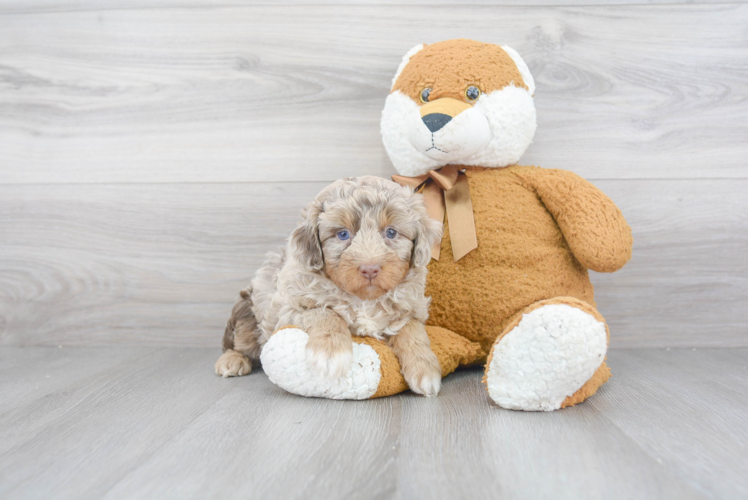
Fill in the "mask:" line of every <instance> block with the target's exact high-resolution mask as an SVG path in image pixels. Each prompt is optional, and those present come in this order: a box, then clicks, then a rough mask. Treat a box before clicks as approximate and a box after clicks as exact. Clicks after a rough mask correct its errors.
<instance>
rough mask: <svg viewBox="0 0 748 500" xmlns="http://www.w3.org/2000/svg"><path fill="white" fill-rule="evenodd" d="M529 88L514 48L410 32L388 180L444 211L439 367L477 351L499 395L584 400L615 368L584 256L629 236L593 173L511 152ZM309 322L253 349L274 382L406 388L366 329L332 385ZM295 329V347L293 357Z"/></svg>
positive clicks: (475, 357)
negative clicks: (314, 350) (320, 369)
mask: <svg viewBox="0 0 748 500" xmlns="http://www.w3.org/2000/svg"><path fill="white" fill-rule="evenodd" d="M534 93H535V82H534V80H533V77H532V75H531V73H530V71H529V69H528V67H527V65H526V64H525V62H524V61H523V60H522V58H521V57H520V55H519V54H518V53H517V52H516V51H515V50H513V49H512V48H510V47H508V46H499V45H495V44H489V43H481V42H477V41H473V40H465V39H457V40H448V41H443V42H438V43H434V44H432V45H418V46H416V47H414V48H413V49H411V50H410V51H408V52H407V53H406V54H405V56H404V57H403V59H402V61H401V63H400V65H399V67H398V69H397V72H396V74H395V77H394V78H393V80H392V88H391V92H390V94H389V95H388V97H387V99H386V102H385V107H384V110H383V112H382V120H381V132H382V139H383V142H384V147H385V150H386V151H387V154H388V156H389V158H390V160H391V161H392V164H393V165H394V167H395V169H396V170H397V172H398V173H399V174H400V175H397V176H393V180H395V181H396V182H399V183H400V184H403V185H408V186H411V187H412V188H413V189H416V190H419V191H421V192H422V193H423V195H424V197H425V201H426V205H427V209H428V211H429V215H430V216H431V217H433V218H435V219H437V220H440V221H443V222H444V236H443V238H442V241H441V242H440V243H437V244H436V245H434V247H433V248H432V252H431V253H432V260H431V262H430V264H429V266H428V268H429V274H428V281H427V295H430V296H431V298H432V303H431V309H430V315H429V319H428V322H427V324H428V325H430V326H429V327H428V331H429V337H430V338H431V343H432V350H434V352H435V353H437V356H438V357H439V360H440V364H442V375H443V376H446V375H447V374H448V373H450V372H451V371H453V370H454V369H455V368H456V367H457V366H461V365H474V364H484V376H483V382H484V383H485V386H486V389H487V391H488V395H489V397H490V399H491V400H493V401H494V402H495V403H496V404H497V405H498V406H500V407H503V408H507V409H513V410H525V411H552V410H557V409H560V408H564V407H568V406H571V405H574V404H577V403H580V402H582V401H584V400H585V399H587V398H588V397H590V396H591V395H593V394H594V393H595V392H596V391H597V390H598V388H599V387H600V386H602V384H604V383H605V382H606V381H607V380H608V379H609V378H610V376H611V374H610V369H609V368H608V366H607V365H606V363H605V357H606V353H607V348H608V344H609V338H610V333H609V329H608V326H607V324H606V322H605V319H604V318H603V316H602V315H601V314H600V313H599V312H598V311H597V308H596V305H595V300H594V293H593V286H592V284H591V282H590V279H589V275H588V270H590V269H591V270H593V271H596V272H614V271H616V270H618V269H620V268H621V267H622V266H623V265H624V264H625V263H626V262H627V261H628V260H629V259H630V257H631V252H632V244H633V239H632V235H631V228H630V227H629V225H628V224H627V223H626V220H625V219H624V217H623V215H622V213H621V211H620V210H619V209H618V208H617V207H616V205H615V204H614V203H613V202H612V201H611V200H610V199H609V198H608V197H607V196H606V195H604V194H603V193H602V192H601V191H600V190H598V189H597V188H596V187H595V186H593V185H592V184H591V183H589V182H587V181H585V180H584V179H582V178H581V177H579V176H578V175H576V174H574V173H572V172H568V171H563V170H553V169H544V168H539V167H533V166H519V165H517V162H518V161H519V160H520V158H521V156H522V155H523V154H524V152H525V150H526V149H527V148H528V146H529V145H530V144H531V142H532V138H533V135H534V133H535V129H536V113H535V106H534V102H533V95H534ZM303 336H304V332H302V331H300V330H299V329H297V328H289V329H286V330H282V331H280V332H278V333H276V334H275V335H273V337H271V339H270V340H269V341H268V343H267V344H266V345H265V348H264V349H263V353H262V355H261V360H262V364H263V368H264V370H265V372H266V373H268V375H269V377H270V379H271V380H272V381H273V382H275V383H277V384H278V385H280V386H281V387H283V388H284V389H286V390H288V391H290V392H294V393H297V394H302V395H307V396H319V397H333V398H337V399H365V398H370V397H378V396H384V395H390V394H394V393H397V392H400V391H402V390H405V389H407V385H405V384H404V382H403V381H402V376H401V375H400V374H399V373H398V366H397V359H396V358H394V355H393V354H392V353H391V351H389V348H388V347H387V346H386V345H385V344H382V343H377V341H374V340H369V339H355V342H356V343H357V349H354V351H356V352H357V354H356V353H354V362H353V365H354V366H353V367H352V369H351V372H350V373H349V374H348V375H347V376H346V377H344V378H342V379H341V380H340V381H337V385H335V387H333V385H334V384H333V385H330V383H329V382H323V381H320V380H314V381H312V379H313V378H314V375H313V374H311V373H309V371H308V370H306V369H305V368H304V366H303V341H304V337H303ZM294 342H295V343H296V344H299V345H301V346H302V347H301V348H299V347H297V348H296V350H297V351H298V352H297V353H296V354H295V355H294V354H291V353H292V352H293V351H294V347H293V344H294ZM367 356H368V357H367ZM367 369H368V370H369V376H364V375H362V371H366V370H367ZM362 388H363V389H362Z"/></svg>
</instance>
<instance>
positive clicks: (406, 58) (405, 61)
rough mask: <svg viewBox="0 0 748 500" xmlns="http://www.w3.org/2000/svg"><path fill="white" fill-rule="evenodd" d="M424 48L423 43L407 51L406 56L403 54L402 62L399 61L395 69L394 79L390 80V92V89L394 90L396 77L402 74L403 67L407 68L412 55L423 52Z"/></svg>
mask: <svg viewBox="0 0 748 500" xmlns="http://www.w3.org/2000/svg"><path fill="white" fill-rule="evenodd" d="M425 46H426V44H425V43H422V44H419V45H416V46H415V47H413V48H412V49H410V50H409V51H408V52H407V53H406V54H405V55H404V56H403V60H402V61H400V66H398V67H397V73H395V77H394V78H393V79H392V87H390V90H392V89H394V88H395V83H396V82H397V78H398V77H399V76H400V73H402V72H403V70H404V69H405V66H407V65H408V63H409V62H410V58H411V57H413V56H414V55H415V54H416V53H418V52H419V51H421V50H423V48H424V47H425Z"/></svg>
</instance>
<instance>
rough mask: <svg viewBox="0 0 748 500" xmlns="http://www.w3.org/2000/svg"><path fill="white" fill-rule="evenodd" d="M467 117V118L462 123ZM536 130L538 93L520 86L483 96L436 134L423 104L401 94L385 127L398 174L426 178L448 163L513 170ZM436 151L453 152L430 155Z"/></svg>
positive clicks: (389, 103)
mask: <svg viewBox="0 0 748 500" xmlns="http://www.w3.org/2000/svg"><path fill="white" fill-rule="evenodd" d="M528 75H529V72H528ZM528 78H530V79H531V78H532V77H529V76H528ZM533 85H534V84H533ZM528 86H529V84H528ZM462 115H466V116H465V118H460V117H461V116H462ZM536 127H537V123H536V115H535V104H534V103H533V99H532V93H531V92H529V91H528V90H527V89H525V88H523V87H515V86H514V85H509V86H507V87H504V88H503V89H501V90H497V91H494V92H491V93H490V94H483V95H481V97H480V98H479V99H478V101H477V102H476V103H475V105H473V107H472V109H470V110H467V111H464V112H462V113H460V114H459V115H457V117H455V118H454V119H453V120H452V121H451V122H450V123H448V124H447V125H446V126H444V127H443V128H442V129H441V130H438V131H437V132H436V133H434V134H431V132H430V131H429V129H428V128H427V127H426V125H425V124H424V123H423V121H422V120H421V116H420V113H419V105H418V104H417V103H416V102H414V101H413V99H411V98H410V97H408V96H406V95H405V94H403V93H402V92H400V91H395V92H393V93H391V94H390V95H389V96H387V100H386V101H385V106H384V110H383V111H382V122H381V132H382V140H383V142H384V147H385V149H386V151H387V154H388V155H389V157H390V160H391V161H392V163H393V165H394V166H395V169H396V170H397V171H398V172H399V173H400V174H401V175H406V176H416V175H421V174H424V173H426V172H428V171H429V170H431V169H434V168H438V167H442V166H444V165H448V164H455V165H475V166H482V167H505V166H507V165H513V164H515V163H517V162H518V161H519V159H520V158H521V157H522V155H523V154H524V152H525V151H526V150H527V148H528V147H529V146H530V144H531V143H532V138H533V135H535V129H536ZM432 136H433V143H432V141H431V140H430V139H431V138H432ZM432 146H435V147H436V148H438V149H441V150H443V151H447V153H444V154H442V153H439V152H438V151H437V150H434V149H431V150H430V151H427V150H429V149H430V148H431V147H432ZM450 148H451V149H450Z"/></svg>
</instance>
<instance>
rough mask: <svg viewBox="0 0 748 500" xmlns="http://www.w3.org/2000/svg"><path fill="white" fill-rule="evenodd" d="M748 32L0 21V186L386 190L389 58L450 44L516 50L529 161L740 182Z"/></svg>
mask: <svg viewBox="0 0 748 500" xmlns="http://www.w3.org/2000/svg"><path fill="white" fill-rule="evenodd" d="M8 5H10V7H6V8H10V9H12V8H13V7H12V6H13V5H16V6H17V5H19V4H18V3H14V2H11V3H10V4H8ZM39 5H41V4H39ZM72 5H91V4H90V3H83V4H72ZM170 5H171V4H170ZM40 8H41V7H40ZM73 8H75V7H73ZM29 9H32V10H33V7H29ZM746 24H748V6H746V5H744V4H716V5H667V6H656V5H655V6H642V5H636V6H620V7H615V6H589V7H533V8H529V7H481V6H464V5H463V6H460V5H455V6H441V7H440V6H429V8H423V7H422V6H393V5H384V6H342V5H337V6H332V5H331V6H314V7H312V6H294V7H293V8H291V7H288V6H277V7H274V6H245V7H211V8H195V7H194V5H193V4H188V6H187V7H185V8H178V7H175V8H163V9H150V8H149V9H146V8H143V9H130V10H127V9H125V10H92V11H84V12H56V13H36V12H31V13H29V14H6V15H0V27H1V29H0V61H2V63H1V64H0V144H2V148H0V165H2V166H3V167H4V168H2V169H0V183H4V184H14V183H22V184H23V183H69V182H76V183H102V182H103V183H105V182H110V183H111V182H114V183H137V182H256V181H279V180H282V181H285V180H290V179H292V180H311V181H332V180H334V179H337V178H339V177H342V176H349V175H359V174H375V175H383V176H387V175H389V174H391V173H393V171H392V167H391V166H390V163H389V160H388V159H387V157H386V154H385V152H384V149H383V147H382V144H381V140H380V137H379V117H380V112H381V109H382V107H383V103H384V98H385V96H386V95H387V92H388V89H389V85H390V80H391V78H392V76H393V73H394V71H395V69H396V68H397V65H398V63H399V60H400V58H401V56H402V55H403V54H404V53H405V51H407V50H408V49H409V48H410V47H412V46H414V45H416V44H418V43H421V42H424V41H425V42H429V43H431V42H434V41H438V40H442V39H448V38H453V37H470V38H474V39H478V40H483V41H487V42H497V43H507V44H509V45H512V46H513V47H515V48H516V49H517V50H518V51H519V52H520V53H521V54H522V55H523V56H524V58H525V59H526V60H527V62H528V64H529V66H530V68H531V70H532V71H533V73H534V74H535V78H536V81H537V84H538V89H537V94H536V104H537V107H538V114H539V129H538V133H537V135H536V138H535V143H534V144H533V145H532V146H531V147H530V149H529V151H528V153H527V154H526V155H525V158H524V159H523V163H525V164H538V165H541V166H545V167H554V168H565V169H568V170H572V171H575V172H577V173H579V174H581V175H583V176H585V177H588V178H595V179H604V178H746V165H745V160H744V159H745V158H746V156H748V143H746V141H745V140H744V138H745V137H746V136H748V100H747V99H746V98H745V96H746V95H748V32H746V30H745V28H744V27H745V25H746Z"/></svg>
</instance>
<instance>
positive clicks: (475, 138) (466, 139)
mask: <svg viewBox="0 0 748 500" xmlns="http://www.w3.org/2000/svg"><path fill="white" fill-rule="evenodd" d="M437 115H438V116H437ZM418 121H419V122H420V123H414V124H413V126H411V127H409V128H408V129H409V132H410V133H409V136H408V140H409V141H410V143H411V144H412V145H413V147H414V148H415V149H416V150H418V151H420V152H422V153H423V154H425V155H426V156H428V157H429V158H431V159H433V160H437V161H439V162H445V163H453V162H458V161H459V160H460V159H462V158H467V157H468V156H472V155H474V154H475V153H477V152H478V151H480V150H482V149H483V148H485V147H486V145H487V144H488V143H489V142H491V137H492V136H491V128H490V126H489V124H488V120H487V119H486V117H485V116H484V115H483V113H481V112H480V111H478V110H476V109H474V108H470V109H467V110H465V111H463V112H462V113H460V114H459V115H457V116H456V117H454V118H451V117H449V116H447V115H441V114H439V113H435V114H432V115H426V116H424V117H423V118H422V119H421V117H420V116H418Z"/></svg>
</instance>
